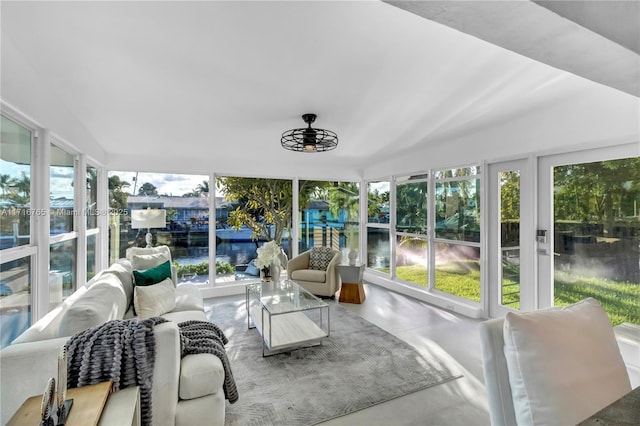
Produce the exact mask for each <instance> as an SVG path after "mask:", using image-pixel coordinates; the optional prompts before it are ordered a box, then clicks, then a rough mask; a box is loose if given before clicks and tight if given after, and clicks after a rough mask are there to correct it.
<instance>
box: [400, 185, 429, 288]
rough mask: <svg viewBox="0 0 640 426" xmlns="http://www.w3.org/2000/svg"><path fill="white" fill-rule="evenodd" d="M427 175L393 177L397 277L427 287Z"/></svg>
mask: <svg viewBox="0 0 640 426" xmlns="http://www.w3.org/2000/svg"><path fill="white" fill-rule="evenodd" d="M427 191H428V175H426V174H423V175H414V176H403V177H398V178H396V194H395V195H396V203H395V206H396V222H395V223H396V225H395V228H396V277H397V278H398V279H401V280H403V281H407V282H410V283H413V284H417V285H420V286H425V287H426V286H428V285H429V280H428V264H429V257H428V240H427V231H428V229H427Z"/></svg>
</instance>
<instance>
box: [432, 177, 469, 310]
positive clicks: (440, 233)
mask: <svg viewBox="0 0 640 426" xmlns="http://www.w3.org/2000/svg"><path fill="white" fill-rule="evenodd" d="M435 215H436V216H435V239H434V242H435V288H436V289H437V290H440V291H443V292H445V293H448V294H451V295H454V296H458V297H461V298H464V299H468V300H472V301H476V302H479V301H480V167H465V168H460V169H447V170H441V171H437V172H435Z"/></svg>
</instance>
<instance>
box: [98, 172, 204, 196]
mask: <svg viewBox="0 0 640 426" xmlns="http://www.w3.org/2000/svg"><path fill="white" fill-rule="evenodd" d="M114 175H118V176H120V180H123V181H125V182H129V184H131V186H130V187H128V188H125V189H124V190H125V192H129V193H131V194H134V186H135V194H134V195H137V193H138V190H139V189H140V186H142V185H143V184H145V183H150V184H152V185H153V186H155V187H156V188H158V194H163V195H164V194H168V195H174V196H182V195H183V194H186V193H188V192H193V190H194V189H195V188H196V187H197V186H198V184H201V183H202V181H205V180H209V176H206V175H185V174H175V173H170V174H168V173H167V174H165V173H137V172H119V171H111V172H109V177H111V176H114ZM136 175H137V183H136ZM212 186H213V185H210V187H212Z"/></svg>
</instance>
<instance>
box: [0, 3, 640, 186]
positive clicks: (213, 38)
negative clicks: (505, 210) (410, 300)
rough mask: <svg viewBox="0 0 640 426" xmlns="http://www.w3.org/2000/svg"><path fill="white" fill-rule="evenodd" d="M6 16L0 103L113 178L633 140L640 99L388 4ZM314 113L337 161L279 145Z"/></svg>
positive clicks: (81, 9) (361, 163)
mask: <svg viewBox="0 0 640 426" xmlns="http://www.w3.org/2000/svg"><path fill="white" fill-rule="evenodd" d="M0 7H1V12H2V13H1V15H2V16H1V19H2V22H1V23H2V52H1V53H2V70H1V71H2V76H1V86H0V88H1V89H2V92H1V94H2V95H1V96H2V100H3V101H4V102H5V103H7V104H9V105H10V106H12V107H14V108H16V109H18V110H21V111H24V112H25V113H27V114H28V115H30V116H31V117H32V118H33V119H34V120H36V121H37V122H38V123H39V124H41V125H43V126H45V127H48V128H51V129H52V131H54V132H55V133H56V134H59V135H61V136H62V137H64V138H65V139H67V140H68V141H70V142H71V143H72V144H75V145H76V146H78V147H79V148H80V149H82V150H83V151H86V152H89V153H90V155H91V156H92V158H95V159H96V160H98V161H100V162H104V163H105V164H106V165H107V166H108V167H109V168H111V169H115V170H124V169H129V170H136V169H137V170H139V171H175V172H184V173H188V172H194V173H209V172H212V171H213V172H217V173H236V174H242V175H265V174H270V175H276V176H279V175H281V176H293V175H297V176H301V177H336V178H355V177H357V176H363V175H366V174H367V171H368V170H369V171H370V172H369V173H371V172H372V171H374V170H375V172H376V173H377V172H378V170H385V171H388V172H390V173H391V172H393V171H394V170H406V171H407V172H409V171H415V170H419V169H426V168H427V167H433V166H434V165H437V164H442V165H449V164H456V163H457V162H458V163H459V162H470V161H479V160H481V159H483V158H493V157H497V156H501V155H511V154H513V153H515V152H517V151H519V152H530V151H535V150H536V149H545V148H551V147H556V146H557V145H558V143H567V144H575V143H582V142H594V141H596V142H597V140H598V139H597V138H596V139H594V140H586V139H584V138H585V137H586V138H589V137H592V135H596V136H597V137H598V138H600V139H604V138H606V139H608V142H612V141H614V140H616V141H619V140H618V138H622V139H624V138H625V137H631V138H635V140H636V141H637V137H638V130H637V127H638V126H637V124H638V119H637V117H638V97H637V96H633V95H630V94H628V93H625V92H622V91H620V90H616V89H613V88H610V87H607V86H605V85H602V84H599V83H595V82H593V81H590V80H587V79H585V78H582V77H578V76H576V75H574V74H570V73H568V72H565V71H561V70H559V69H557V68H554V67H551V66H549V65H546V64H543V63H541V62H537V61H534V60H532V59H529V58H527V57H525V56H522V55H521V54H518V53H514V52H511V51H509V50H506V49H504V48H502V47H498V46H495V45H493V44H490V43H487V42H485V41H483V40H481V39H479V38H476V37H474V36H471V35H467V34H464V33H462V32H460V31H458V30H456V29H452V28H449V27H447V26H444V25H442V24H440V23H436V22H433V21H431V20H428V19H425V18H423V17H421V16H418V15H416V14H414V13H410V12H407V11H405V10H402V9H401V8H398V7H395V6H393V5H390V4H387V3H383V2H378V1H343V2H337V1H306V2H288V1H283V2H275V1H256V2H247V1H243V2H222V1H200V2H183V1H176V2H155V1H154V2H144V1H143V2H7V1H3V2H2V3H1V5H0ZM307 112H312V113H316V114H317V115H318V119H317V120H316V123H315V124H314V127H320V128H326V129H329V130H333V131H335V132H336V133H337V134H338V136H339V138H340V143H339V145H338V148H337V149H335V150H334V151H331V152H327V153H318V154H303V153H293V152H289V151H285V150H283V149H282V148H281V147H280V142H279V140H280V135H281V133H282V132H283V131H285V130H288V129H291V128H294V127H303V126H304V123H303V122H302V120H301V118H300V115H301V114H303V113H307ZM563 114H568V115H572V118H571V119H569V120H565V118H564V117H563ZM581 114H584V116H583V117H581ZM598 114H601V115H603V116H604V117H606V118H605V119H604V120H600V121H605V123H604V124H603V123H598V120H593V119H592V118H593V116H594V115H595V116H598ZM576 116H577V117H578V118H579V119H577V120H575V117H576ZM523 118H524V120H523ZM568 122H572V123H581V124H575V125H574V124H571V126H573V127H575V129H573V127H572V128H571V129H565V128H564V125H563V124H562V123H568ZM514 123H515V124H514ZM511 124H513V126H516V124H517V127H513V128H509V129H508V130H505V132H503V133H502V134H501V135H502V136H499V137H498V138H497V139H504V140H502V141H500V140H499V141H498V142H500V143H502V144H503V145H500V144H498V145H496V144H495V143H496V141H495V140H493V139H496V138H495V136H491V138H492V140H491V141H487V147H489V146H490V147H491V148H490V149H491V150H493V151H494V152H491V153H487V152H484V153H483V144H484V143H485V141H486V136H485V138H483V137H482V135H496V133H495V132H494V130H495V129H497V128H503V127H504V126H505V125H511ZM540 124H543V125H544V124H548V126H549V127H550V128H552V130H553V131H550V133H548V135H551V136H546V137H545V140H540V141H538V142H537V143H536V142H534V143H530V142H526V143H524V145H522V146H517V144H516V146H515V148H514V144H513V135H514V134H521V133H522V129H532V127H537V126H539V125H540ZM567 126H568V125H567ZM590 126H600V127H598V128H594V129H592V128H591V127H590ZM554 129H555V130H554ZM610 129H615V130H614V133H615V134H610V133H611V131H610ZM532 130H533V129H532ZM536 131H537V129H536ZM554 132H555V133H554ZM616 132H617V133H616ZM527 133H529V132H527ZM600 133H602V136H600ZM584 135H587V136H584ZM560 139H562V140H560ZM456 141H457V142H456ZM627 142H629V140H627ZM501 146H504V147H506V149H505V150H502V148H500V147H501ZM446 147H454V148H451V149H454V151H452V152H449V154H447V151H446V149H445V148H446ZM510 150H511V151H510ZM496 151H497V152H496ZM434 153H438V155H440V157H438V155H435V154H434ZM418 154H420V155H418ZM451 154H455V155H456V156H457V158H455V159H452V158H442V157H443V156H445V155H449V157H450V156H451ZM483 154H484V156H480V155H483ZM407 167H409V168H411V169H408V168H407Z"/></svg>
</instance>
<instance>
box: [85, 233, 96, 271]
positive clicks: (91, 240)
mask: <svg viewBox="0 0 640 426" xmlns="http://www.w3.org/2000/svg"><path fill="white" fill-rule="evenodd" d="M97 255H98V234H90V235H87V281H89V280H90V279H91V278H93V277H94V276H95V275H96V273H97V272H98V270H97V268H96V265H97Z"/></svg>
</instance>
